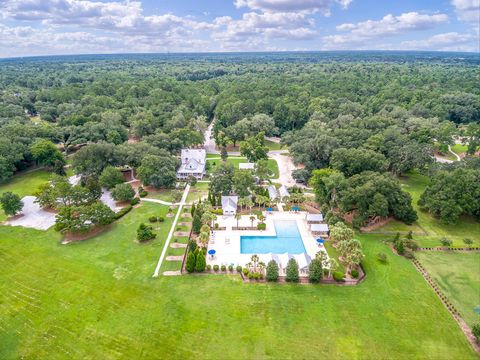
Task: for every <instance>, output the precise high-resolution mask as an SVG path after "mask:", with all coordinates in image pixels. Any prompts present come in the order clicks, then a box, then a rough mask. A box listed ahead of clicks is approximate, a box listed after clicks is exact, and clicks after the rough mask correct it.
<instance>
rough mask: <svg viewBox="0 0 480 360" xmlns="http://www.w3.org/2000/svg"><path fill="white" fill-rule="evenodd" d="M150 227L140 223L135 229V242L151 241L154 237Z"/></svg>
mask: <svg viewBox="0 0 480 360" xmlns="http://www.w3.org/2000/svg"><path fill="white" fill-rule="evenodd" d="M156 236H157V235H155V234H154V233H153V229H152V227H151V226H147V225H145V224H144V223H141V224H140V225H139V226H138V229H137V240H138V241H140V242H144V241H148V240H152V239H154V238H155V237H156Z"/></svg>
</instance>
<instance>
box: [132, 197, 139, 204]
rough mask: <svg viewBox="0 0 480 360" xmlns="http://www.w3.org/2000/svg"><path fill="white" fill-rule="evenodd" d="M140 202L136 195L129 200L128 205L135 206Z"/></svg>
mask: <svg viewBox="0 0 480 360" xmlns="http://www.w3.org/2000/svg"><path fill="white" fill-rule="evenodd" d="M139 203H140V198H138V197H136V198H133V199H132V201H130V205H132V206H135V205H137V204H139Z"/></svg>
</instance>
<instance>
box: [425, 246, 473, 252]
mask: <svg viewBox="0 0 480 360" xmlns="http://www.w3.org/2000/svg"><path fill="white" fill-rule="evenodd" d="M416 251H445V252H449V251H480V247H462V248H457V247H448V246H435V247H419V248H417V250H416Z"/></svg>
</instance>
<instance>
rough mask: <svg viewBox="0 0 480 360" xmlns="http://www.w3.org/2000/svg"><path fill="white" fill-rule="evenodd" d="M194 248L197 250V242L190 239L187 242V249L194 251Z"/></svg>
mask: <svg viewBox="0 0 480 360" xmlns="http://www.w3.org/2000/svg"><path fill="white" fill-rule="evenodd" d="M195 250H197V243H196V242H195V241H192V240H190V241H189V242H188V251H190V252H194V251H195Z"/></svg>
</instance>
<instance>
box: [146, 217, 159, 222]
mask: <svg viewBox="0 0 480 360" xmlns="http://www.w3.org/2000/svg"><path fill="white" fill-rule="evenodd" d="M148 221H150V222H151V223H154V222H157V221H158V218H157V217H156V216H150V217H149V218H148Z"/></svg>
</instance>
